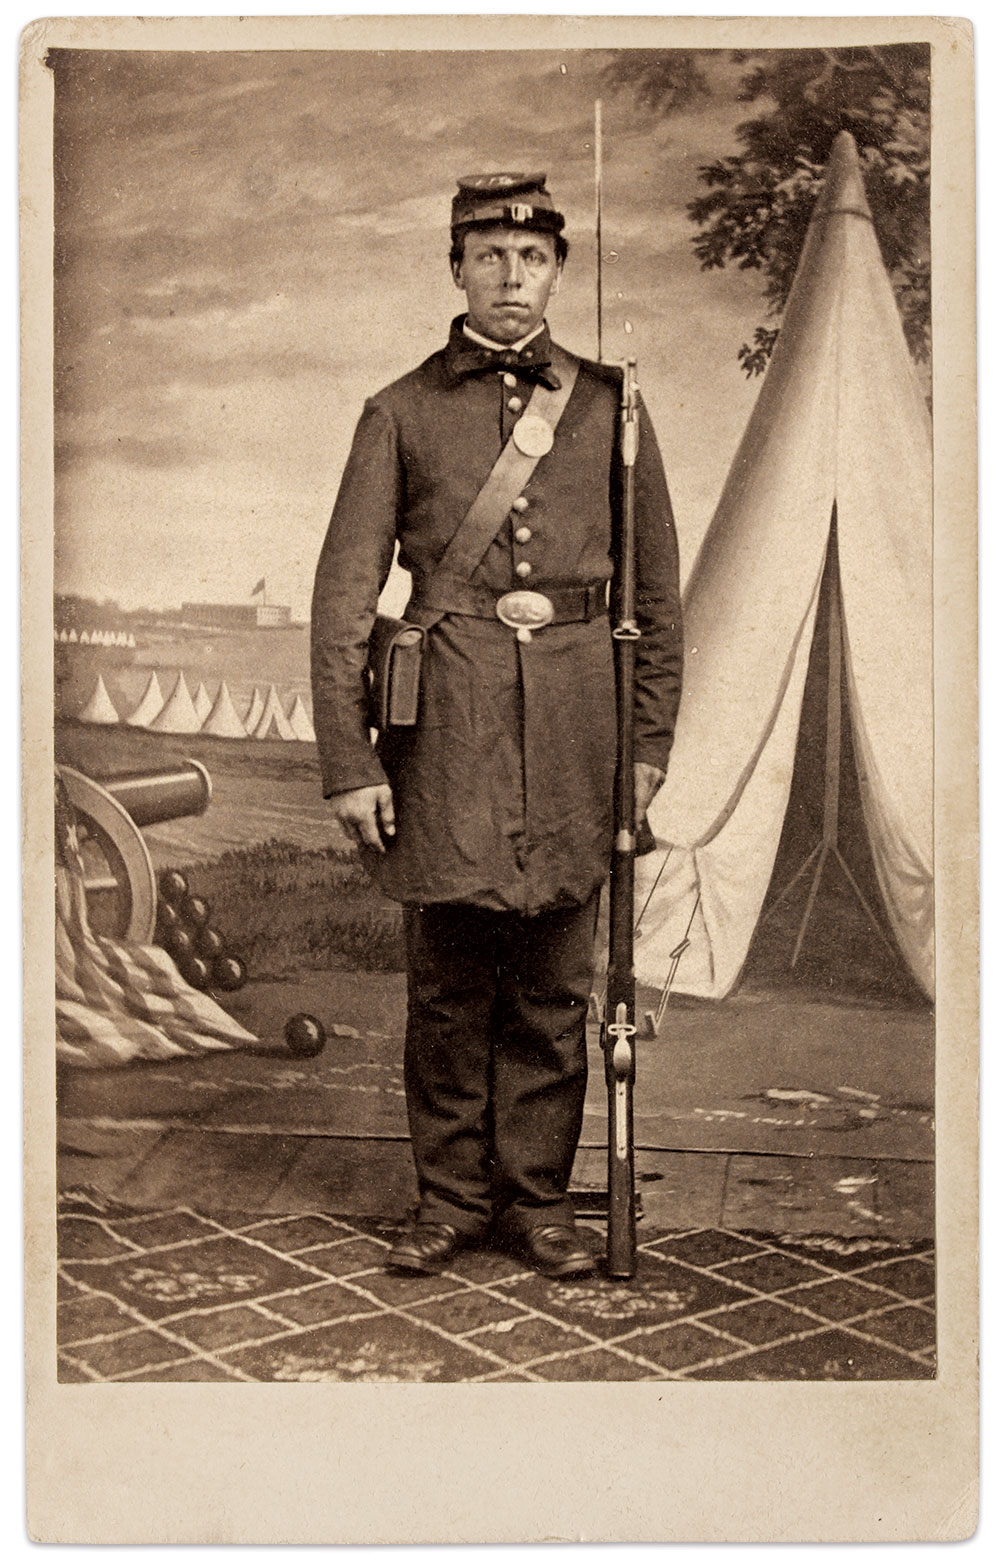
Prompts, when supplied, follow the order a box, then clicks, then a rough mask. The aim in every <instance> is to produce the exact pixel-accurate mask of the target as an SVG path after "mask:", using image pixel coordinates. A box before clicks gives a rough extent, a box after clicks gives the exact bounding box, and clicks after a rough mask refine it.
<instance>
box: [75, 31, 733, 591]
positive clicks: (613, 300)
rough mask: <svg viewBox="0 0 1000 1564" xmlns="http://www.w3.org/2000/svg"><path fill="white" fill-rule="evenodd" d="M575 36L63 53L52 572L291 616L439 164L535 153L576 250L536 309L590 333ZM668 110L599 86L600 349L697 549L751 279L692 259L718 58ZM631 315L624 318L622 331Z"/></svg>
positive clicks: (422, 337)
mask: <svg viewBox="0 0 1000 1564" xmlns="http://www.w3.org/2000/svg"><path fill="white" fill-rule="evenodd" d="M610 58H611V56H610V55H609V54H608V53H601V52H595V51H567V52H563V53H561V54H560V53H556V52H554V51H551V50H543V51H537V52H534V51H532V52H516V53H515V52H511V53H485V52H484V53H471V54H470V53H464V52H463V53H454V54H451V53H428V52H424V53H421V52H414V53H396V52H385V53H374V52H373V53H355V52H339V51H330V52H316V53H301V52H300V53H278V52H262V53H211V52H209V53H175V52H171V53H138V52H89V51H86V52H85V51H79V52H78V51H72V52H64V53H61V54H59V55H58V56H56V57H55V58H54V64H55V74H56V157H57V200H56V223H57V230H56V232H57V301H56V312H57V340H56V358H57V363H56V413H57V425H56V427H57V522H56V536H57V570H56V588H57V590H58V591H64V592H65V591H74V592H81V593H86V594H88V595H91V596H95V597H98V598H104V597H113V598H117V599H118V600H119V602H121V603H122V604H123V605H124V606H126V607H130V608H131V607H138V606H142V605H151V606H157V607H160V606H171V605H175V604H179V603H180V602H181V601H182V600H184V599H208V600H213V601H216V600H239V599H245V598H247V597H248V596H249V593H250V590H251V588H252V587H253V586H254V584H255V583H256V581H257V580H258V579H259V577H261V576H266V578H267V583H268V596H269V598H271V599H272V600H273V601H279V602H285V603H290V604H291V605H292V609H293V613H294V614H295V615H296V616H297V617H305V616H306V615H307V613H308V603H309V596H310V592H311V586H312V575H313V570H314V567H315V562H316V557H317V554H318V551H319V547H320V544H321V542H322V537H323V532H324V530H325V526H326V521H327V518H328V515H329V511H330V507H331V504H332V501H333V498H334V496H335V493H336V489H337V484H338V481H339V478H340V473H341V470H342V467H343V463H344V459H345V456H346V453H347V449H348V446H349V443H350V439H351V434H352V431H353V428H354V425H355V422H356V420H357V417H358V414H359V412H360V409H361V404H362V402H363V400H364V397H365V396H366V395H368V394H370V393H371V392H372V391H374V390H376V389H378V388H379V387H380V386H382V385H385V384H386V383H387V382H388V381H390V380H393V379H395V378H396V377H397V376H398V375H400V374H402V373H404V372H405V371H406V370H408V369H410V368H412V367H413V365H414V364H416V363H418V362H419V361H420V360H421V359H422V358H424V357H426V356H427V354H428V353H431V352H433V351H434V350H435V349H436V348H438V347H439V346H440V345H441V343H442V341H443V339H444V335H445V332H446V330H447V325H448V322H449V320H450V319H451V317H452V315H453V314H455V313H457V311H458V309H459V308H460V307H461V302H462V300H461V296H460V295H459V294H458V293H457V292H456V290H455V288H454V285H453V283H452V281H451V278H450V275H449V273H448V268H447V264H446V252H447V243H448V234H447V223H448V212H449V206H450V200H451V194H452V190H453V188H454V180H455V177H456V176H457V175H459V174H462V173H467V172H475V171H482V170H488V169H497V168H522V169H529V170H536V169H545V170H547V171H548V174H549V183H550V187H551V188H552V190H553V192H554V193H555V195H556V197H557V200H558V202H559V204H560V205H561V207H562V209H563V210H564V211H565V213H566V216H567V233H568V236H569V238H570V242H571V254H570V260H569V265H568V267H567V274H566V278H565V280H564V283H563V287H562V291H561V293H560V295H559V297H558V298H557V299H555V300H554V301H553V304H552V307H551V310H550V317H549V318H550V323H551V325H552V327H553V330H554V333H555V335H556V336H557V338H558V339H559V340H561V341H562V342H563V343H564V344H565V345H566V346H567V347H569V348H571V349H574V350H576V351H578V352H581V353H584V354H587V355H593V354H594V352H595V346H596V338H595V307H594V298H595V245H594V238H593V206H594V203H593V161H592V159H593V150H592V126H593V104H594V99H595V97H596V96H597V95H598V94H599V93H600V92H601V91H602V87H601V72H602V69H603V67H604V66H605V65H606V64H607V63H608V61H609V59H610ZM709 74H710V76H711V78H712V81H713V85H714V89H715V90H714V91H713V93H712V95H711V97H710V98H707V99H705V100H700V101H699V102H697V103H696V104H695V105H694V106H693V107H691V108H689V109H687V110H685V111H684V112H683V113H680V114H678V115H676V116H674V117H672V118H670V119H666V120H663V119H660V118H657V117H655V116H653V115H651V114H649V113H648V112H646V111H644V110H640V109H637V108H636V107H635V105H634V103H633V102H632V100H631V98H630V97H629V96H628V95H609V94H608V92H607V91H606V90H605V91H604V92H603V97H604V137H605V162H604V191H605V205H604V254H605V267H604V279H605V343H604V352H605V357H606V358H621V357H623V356H624V355H625V353H626V351H634V352H636V353H637V355H638V359H639V378H640V383H641V384H642V387H643V390H644V394H645V396H646V399H647V401H648V403H649V405H650V409H651V412H652V415H653V419H654V422H655V424H656V427H657V430H658V433H659V436H660V443H661V447H662V450H663V454H664V459H665V462H666V466H667V472H668V477H669V479H670V484H671V489H672V492H673V497H674V503H675V509H676V512H677V521H678V529H679V533H680V537H681V547H682V557H683V566H684V569H685V571H686V570H687V569H689V568H690V564H691V562H692V560H693V557H694V553H695V551H696V548H697V545H698V542H699V541H700V538H701V536H702V535H703V533H704V530H705V528H706V526H707V524H708V521H709V518H710V516H711V512H712V508H713V506H714V504H715V501H716V499H717V498H718V495H719V492H720V490H721V487H722V483H723V479H724V477H725V474H726V470H727V468H728V465H729V463H730V461H731V459H732V456H733V453H734V451H735V448H736V444H737V441H738V439H739V435H740V433H741V431H742V428H743V426H744V424H745V422H746V418H747V415H748V413H749V410H750V407H751V406H752V403H753V400H754V397H755V396H756V393H757V389H758V386H759V382H753V383H750V384H748V383H747V382H746V381H745V379H744V377H743V375H742V373H741V371H740V369H739V366H738V364H737V362H736V350H737V348H738V346H739V344H740V343H741V342H742V341H744V340H745V339H746V338H747V337H748V336H749V335H750V334H751V332H752V330H753V327H754V326H755V325H756V324H757V322H758V321H759V320H760V319H761V311H760V304H759V295H758V286H759V279H758V278H755V277H754V275H753V274H750V275H748V274H746V273H739V272H734V271H730V270H726V271H723V272H711V273H703V272H701V271H700V270H699V268H698V265H697V262H696V260H695V257H694V254H693V250H692V246H691V235H692V234H693V233H694V229H693V227H692V225H691V224H690V222H689V221H688V219H687V218H686V216H685V210H684V209H685V206H686V203H687V202H688V201H689V200H690V199H691V198H692V197H693V196H694V195H695V194H696V193H697V192H698V190H699V188H700V187H699V185H698V179H697V170H698V166H699V165H700V164H702V163H704V162H707V161H708V160H709V159H711V158H714V157H716V156H718V155H721V154H725V153H726V152H730V151H734V150H735V140H734V136H733V128H734V126H735V124H736V123H737V122H738V121H739V120H740V119H742V118H744V117H746V107H745V105H740V104H738V103H737V102H736V98H735V89H736V83H737V80H738V75H739V68H738V67H736V66H734V65H732V64H731V63H730V62H729V59H728V56H726V55H724V54H719V55H718V56H717V57H714V58H713V59H712V60H711V61H710V62H709ZM626 320H628V321H629V322H631V323H632V326H633V332H632V334H631V336H627V335H626V333H625V330H624V322H625V321H626Z"/></svg>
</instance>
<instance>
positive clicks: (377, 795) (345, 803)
mask: <svg viewBox="0 0 1000 1564" xmlns="http://www.w3.org/2000/svg"><path fill="white" fill-rule="evenodd" d="M330 804H331V807H332V809H333V814H334V819H335V820H336V821H337V823H338V825H340V826H341V828H342V829H343V830H344V832H345V833H346V835H347V836H348V837H349V838H350V840H351V841H352V842H357V843H358V845H359V846H361V847H374V848H375V851H376V852H379V853H384V852H385V842H384V840H383V838H384V837H386V836H395V834H396V816H395V811H394V809H393V804H392V789H391V788H390V787H389V785H388V783H386V782H382V783H380V784H379V785H378V786H376V787H356V788H352V790H351V791H350V792H349V793H335V794H334V796H333V798H331V800H330Z"/></svg>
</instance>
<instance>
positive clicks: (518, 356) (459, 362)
mask: <svg viewBox="0 0 1000 1564" xmlns="http://www.w3.org/2000/svg"><path fill="white" fill-rule="evenodd" d="M452 368H453V370H454V372H455V374H456V375H458V376H459V377H460V378H461V379H465V378H466V377H467V376H469V375H488V374H494V375H495V374H503V373H504V372H507V373H509V374H512V375H519V376H520V377H521V378H522V379H525V380H535V381H541V383H542V384H543V385H546V386H549V387H550V388H551V389H552V390H553V391H558V389H559V387H560V385H561V384H562V382H561V381H560V379H559V376H558V375H557V374H556V372H555V370H554V369H552V367H551V362H550V360H549V358H548V355H547V354H546V353H545V352H543V350H542V349H541V347H540V346H539V345H538V344H537V343H535V342H529V343H528V345H527V346H526V347H523V348H522V349H521V351H520V352H519V353H518V352H515V351H514V349H513V348H496V349H494V348H485V347H482V346H481V345H480V344H479V343H478V342H473V341H472V340H471V338H469V337H466V338H464V339H463V340H462V342H461V343H460V344H456V347H455V351H454V356H453V359H452Z"/></svg>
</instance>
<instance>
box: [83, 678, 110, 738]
mask: <svg viewBox="0 0 1000 1564" xmlns="http://www.w3.org/2000/svg"><path fill="white" fill-rule="evenodd" d="M80 721H81V722H100V723H104V724H105V725H106V726H108V727H110V725H111V724H112V723H113V722H117V721H118V713H117V711H116V710H115V708H114V706H113V704H112V701H111V696H110V695H109V694H108V692H107V688H106V686H105V683H104V679H103V678H102V676H101V675H100V674H98V675H97V683H96V684H95V685H94V692H93V694H92V695H91V697H90V700H89V701H88V702H87V704H86V706H84V708H83V710H82V711H81V713H80Z"/></svg>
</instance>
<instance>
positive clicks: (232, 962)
mask: <svg viewBox="0 0 1000 1564" xmlns="http://www.w3.org/2000/svg"><path fill="white" fill-rule="evenodd" d="M246 980H247V968H246V962H245V961H241V960H240V958H239V956H227V955H222V956H216V958H215V960H214V961H213V962H212V987H213V988H221V989H222V991H223V993H225V994H232V993H234V992H235V991H236V989H238V988H242V987H243V985H244V983H245V982H246Z"/></svg>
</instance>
